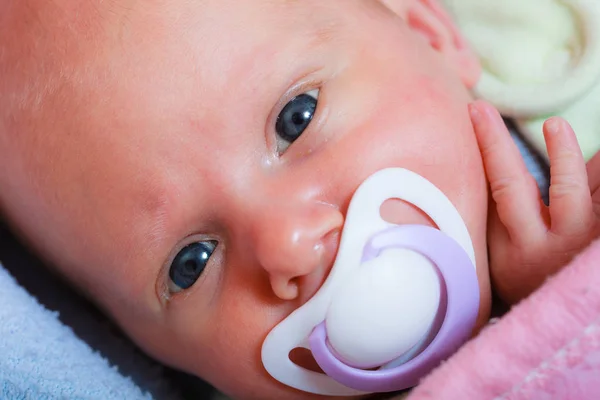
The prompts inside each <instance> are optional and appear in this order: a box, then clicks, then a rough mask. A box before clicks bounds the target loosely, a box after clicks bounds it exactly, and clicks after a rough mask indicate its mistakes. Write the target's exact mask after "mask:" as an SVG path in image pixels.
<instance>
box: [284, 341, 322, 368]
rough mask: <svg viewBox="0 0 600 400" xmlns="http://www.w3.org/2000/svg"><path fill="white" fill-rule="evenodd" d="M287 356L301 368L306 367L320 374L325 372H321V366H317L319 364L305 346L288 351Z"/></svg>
mask: <svg viewBox="0 0 600 400" xmlns="http://www.w3.org/2000/svg"><path fill="white" fill-rule="evenodd" d="M288 357H289V358H290V361H291V362H293V363H294V364H296V365H297V366H299V367H301V368H304V369H307V370H309V371H312V372H318V373H320V374H324V373H325V372H323V370H322V369H321V367H319V364H318V363H317V361H316V360H315V357H314V356H313V354H312V352H311V351H310V350H309V349H307V348H304V347H296V348H295V349H293V350H292V351H290V354H289V355H288Z"/></svg>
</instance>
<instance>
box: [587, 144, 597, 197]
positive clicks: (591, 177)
mask: <svg viewBox="0 0 600 400" xmlns="http://www.w3.org/2000/svg"><path fill="white" fill-rule="evenodd" d="M586 169H587V174H588V186H589V187H590V192H592V193H594V192H595V191H596V190H598V188H600V151H599V152H597V153H596V154H594V156H593V157H592V158H591V160H589V161H588V162H587V168H586Z"/></svg>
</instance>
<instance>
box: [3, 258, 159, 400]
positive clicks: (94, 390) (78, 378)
mask: <svg viewBox="0 0 600 400" xmlns="http://www.w3.org/2000/svg"><path fill="white" fill-rule="evenodd" d="M0 304H1V306H0V321H1V322H0V338H1V340H0V399H40V400H41V399H107V400H108V399H120V400H122V399H131V400H136V399H140V400H141V399H151V398H152V397H151V396H150V395H149V394H144V393H142V391H141V390H140V389H139V388H138V387H137V386H136V385H135V384H134V383H133V382H132V381H131V380H129V379H127V378H125V377H123V376H121V375H120V374H119V372H118V371H117V370H116V369H115V368H112V367H111V366H110V365H109V364H108V362H107V361H106V360H104V359H103V358H102V357H101V356H99V355H98V354H97V353H95V352H93V351H92V350H91V348H90V347H89V346H88V345H87V344H85V343H84V342H82V341H81V340H79V339H78V338H77V337H76V336H75V335H74V334H73V332H72V330H71V329H69V328H67V327H66V326H65V325H63V324H62V323H61V322H60V321H59V320H58V314H57V313H56V312H50V311H48V310H46V309H45V308H44V307H42V306H41V305H40V304H39V303H38V302H37V301H36V300H35V299H34V298H33V297H32V296H30V295H29V294H28V293H27V292H26V291H25V290H23V288H21V287H20V286H19V285H18V284H17V282H16V281H15V280H14V279H13V278H12V276H10V275H9V274H8V272H7V271H6V270H5V269H4V268H3V267H1V266H0Z"/></svg>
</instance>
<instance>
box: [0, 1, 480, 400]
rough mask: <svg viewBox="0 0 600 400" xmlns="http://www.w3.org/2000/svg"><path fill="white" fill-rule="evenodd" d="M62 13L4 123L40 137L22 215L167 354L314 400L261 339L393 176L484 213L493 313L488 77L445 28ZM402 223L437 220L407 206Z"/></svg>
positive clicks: (237, 13)
mask: <svg viewBox="0 0 600 400" xmlns="http://www.w3.org/2000/svg"><path fill="white" fill-rule="evenodd" d="M55 3H57V2H52V4H55ZM58 3H60V2H58ZM63 3H64V4H63V5H62V6H61V7H63V8H62V11H61V9H60V8H59V7H58V8H54V7H55V6H53V5H44V6H43V7H45V8H44V9H41V10H39V11H38V13H39V15H38V16H37V18H38V19H40V20H42V22H43V23H42V24H40V25H42V28H40V29H53V30H54V32H55V33H56V34H55V35H54V36H53V37H59V38H60V43H58V44H56V43H51V42H50V41H51V40H52V39H49V37H50V35H41V34H40V32H33V33H29V34H25V33H24V35H25V36H24V37H27V38H29V36H27V35H31V37H30V39H31V38H34V37H35V38H36V39H35V40H33V39H32V40H31V43H37V45H38V46H39V48H40V49H43V48H44V46H50V44H52V45H53V46H56V49H58V50H56V51H55V52H54V53H49V52H44V51H42V50H39V51H38V52H39V57H40V59H39V60H41V59H42V58H41V57H46V60H47V62H46V63H44V64H43V65H44V69H43V72H44V73H46V74H47V77H48V80H47V81H46V84H45V86H44V87H36V90H37V91H38V92H37V93H38V95H37V96H38V97H36V99H37V100H35V101H34V100H31V101H30V104H31V107H30V108H29V111H27V110H25V111H23V109H22V108H20V109H17V107H14V108H12V109H11V110H10V111H9V112H10V113H11V118H10V119H8V118H7V119H5V120H4V124H5V128H6V129H8V131H9V132H13V133H11V135H14V136H11V137H13V138H17V137H20V138H23V139H22V140H19V139H15V140H9V141H8V145H9V146H12V147H10V148H11V151H10V154H8V155H7V156H6V157H7V158H8V162H11V163H12V164H11V165H13V166H14V169H13V171H14V172H13V173H11V175H10V176H9V177H4V178H3V181H1V182H2V183H3V185H4V186H5V187H9V188H11V190H10V191H7V192H5V193H7V194H6V196H5V199H4V207H5V208H6V210H7V211H6V212H7V213H8V214H9V215H11V219H12V220H13V222H14V223H15V225H17V226H19V229H20V230H21V231H22V232H23V233H24V235H25V236H26V237H28V238H29V240H31V242H32V243H34V245H35V246H36V247H37V248H38V249H39V250H40V251H41V252H42V253H43V254H44V255H45V256H46V257H48V259H49V260H51V261H52V262H53V263H54V264H55V265H56V266H57V268H58V269H59V270H60V271H61V272H62V273H64V274H66V275H67V276H68V277H69V278H70V279H71V280H73V281H74V282H75V283H76V284H78V285H80V286H81V287H82V288H83V289H84V290H85V291H87V292H88V293H89V294H90V296H92V297H93V298H94V299H95V300H96V301H97V302H98V303H99V304H100V305H101V306H102V307H103V308H104V309H106V310H107V311H108V312H109V313H110V314H111V315H113V316H114V318H115V319H116V320H117V321H118V322H119V323H120V324H121V326H122V327H123V328H124V329H125V330H126V331H127V332H128V333H129V334H130V335H131V336H132V337H133V338H134V339H135V340H136V341H137V342H138V343H139V344H140V346H142V348H144V349H145V350H146V351H148V352H149V353H150V354H152V355H153V356H155V357H157V358H158V359H160V360H162V361H164V362H165V363H167V364H169V365H172V366H175V367H178V368H181V369H183V370H186V371H188V372H191V373H193V374H196V375H198V376H201V377H203V378H204V379H206V380H208V381H209V382H211V383H213V384H214V385H216V386H217V387H219V388H220V389H222V390H224V391H226V392H227V393H229V394H230V395H233V396H234V397H241V398H260V399H266V398H277V399H279V398H286V399H292V398H304V396H308V397H312V396H309V395H308V394H305V393H300V392H296V391H294V390H292V389H289V388H286V387H284V386H283V385H281V384H279V383H277V382H276V381H274V380H273V379H272V378H270V377H269V376H268V374H267V373H266V372H265V370H264V369H263V367H262V364H261V359H260V349H261V345H262V342H263V340H264V338H265V336H266V335H267V333H268V332H269V331H270V330H271V329H272V328H273V327H274V326H275V325H276V324H277V323H278V322H280V321H281V320H282V319H283V318H285V317H286V316H287V315H289V314H290V313H291V312H292V311H294V310H295V309H297V308H298V307H299V306H301V305H302V304H304V303H305V302H306V301H307V300H308V299H309V298H310V297H311V296H312V295H313V294H314V293H315V292H316V291H317V290H318V289H319V287H320V285H321V284H322V282H323V281H324V280H325V278H326V277H327V275H328V272H329V269H330V267H331V265H332V262H333V260H334V258H335V255H336V251H337V247H338V244H339V240H340V232H341V229H342V227H343V224H344V219H345V216H346V210H347V207H348V203H349V201H350V199H351V197H352V195H353V193H354V191H355V190H356V189H357V187H358V186H359V185H360V184H361V183H362V181H363V180H364V179H365V178H367V177H368V176H370V175H371V174H373V173H374V172H375V171H378V170H380V169H383V168H388V167H403V168H407V169H410V170H413V171H415V172H417V173H419V174H420V175H422V176H424V177H426V178H427V179H428V180H430V181H431V182H433V183H434V184H435V185H437V186H438V187H439V188H440V189H441V190H442V191H443V192H444V193H445V194H446V195H447V196H448V197H449V198H450V200H451V201H452V202H453V203H454V205H455V206H456V207H457V209H458V210H459V212H460V213H461V215H462V216H463V218H464V220H465V222H466V224H467V226H468V228H469V230H470V233H471V236H472V238H473V241H474V245H475V249H476V254H477V268H478V275H479V279H480V286H481V290H482V306H481V312H480V322H482V321H484V320H485V319H486V317H487V314H488V310H489V287H488V286H489V283H488V274H487V262H486V250H485V230H486V213H487V191H486V183H485V179H484V172H483V168H482V163H481V156H480V153H479V150H478V147H477V144H476V140H475V137H474V135H473V132H472V126H471V123H470V120H469V117H468V112H467V104H468V102H469V101H470V97H469V95H468V91H467V89H466V87H465V84H469V83H472V79H471V82H470V81H469V79H470V78H469V74H468V73H467V72H468V71H465V68H467V67H464V66H463V67H462V69H461V67H460V66H459V65H458V64H460V62H459V61H457V60H455V59H453V58H452V57H455V58H458V57H459V55H455V56H447V55H445V54H442V52H441V51H437V50H436V49H435V48H434V47H436V46H451V45H452V43H442V44H439V43H437V44H435V43H434V44H433V45H430V43H428V41H427V40H426V38H425V37H424V34H423V33H424V32H417V30H418V29H417V27H419V26H421V27H422V28H423V27H424V28H423V30H426V29H427V24H428V21H427V20H425V22H423V21H418V16H417V17H415V16H414V15H413V17H414V18H416V19H417V20H412V21H411V23H412V26H409V24H407V23H406V22H405V21H404V20H403V19H401V18H399V17H398V16H397V15H395V14H394V13H393V12H391V11H390V10H389V9H387V8H386V7H385V6H383V5H382V4H380V3H379V2H377V1H374V0H373V1H355V0H352V1H351V0H330V1H327V2H323V1H318V0H314V1H313V0H304V1H266V0H264V1H263V0H260V1H257V0H253V1H239V0H236V1H222V0H219V1H217V0H215V1H203V2H198V1H196V2H189V1H165V2H162V1H155V2H150V3H149V2H143V4H142V3H137V2H134V1H127V2H123V3H127V4H122V5H116V4H114V5H112V6H111V9H110V10H109V9H108V8H107V9H106V10H97V11H94V12H92V10H79V11H80V12H81V15H84V16H85V15H87V17H81V18H80V17H77V18H80V19H76V18H75V17H73V15H76V14H75V11H77V10H76V9H78V8H81V7H83V6H81V5H79V2H70V1H66V0H64V1H63ZM389 3H390V4H392V5H394V6H397V8H396V11H397V12H398V13H399V14H400V15H401V16H405V15H406V12H405V11H406V10H407V9H409V8H410V7H425V8H424V10H426V11H427V10H429V9H428V8H427V7H429V6H425V4H426V3H427V2H420V1H414V2H412V1H410V0H406V1H400V0H399V1H389ZM415 9H417V8H415ZM18 12H23V13H30V12H31V11H30V10H28V9H27V10H25V9H23V10H21V11H18ZM423 12H425V11H423ZM403 13H404V14H403ZM431 14H432V15H434V14H435V13H433V11H431ZM434 16H435V17H439V15H437V14H436V15H434ZM86 18H88V19H86ZM67 19H71V20H72V21H76V22H73V23H70V24H68V23H67V22H65V21H66V20H67ZM434 22H435V21H434ZM54 25H56V27H53V26H54ZM59 25H60V26H61V28H58V26H59ZM434 25H435V24H434ZM44 27H45V28H44ZM21 28H22V27H21ZM438 28H439V27H438ZM439 29H441V28H439ZM73 32H77V34H74V33H73ZM34 35H37V36H34ZM40 37H42V38H43V39H40ZM56 40H58V39H56ZM26 43H27V41H26ZM15 54H17V55H16V56H15V57H17V56H18V57H24V58H26V57H31V58H30V59H29V61H30V63H29V64H27V65H29V66H28V67H20V69H19V70H16V71H14V73H15V74H16V75H19V74H23V76H33V74H30V73H31V72H34V71H38V72H39V71H42V68H41V67H40V62H39V60H38V59H36V58H35V57H37V56H36V54H38V53H36V50H32V51H31V54H33V55H31V54H30V53H27V52H22V53H18V52H16V53H15ZM60 59H62V60H66V61H64V62H63V65H62V66H60V67H59V64H56V63H55V62H54V61H56V60H60ZM23 64H25V63H23ZM28 68H30V69H28ZM457 71H459V72H460V73H459V72H457ZM16 81H18V79H15V82H16ZM32 93H33V89H32ZM11 160H12V161H11ZM23 160H25V161H23ZM383 212H384V216H385V218H387V219H388V220H390V221H391V222H397V223H429V222H428V220H427V219H426V217H424V216H422V215H421V214H420V213H419V212H418V211H417V210H416V209H414V208H412V207H411V206H409V205H407V204H405V203H402V202H400V201H397V202H395V203H389V204H387V205H386V207H384V208H383ZM282 356H284V355H282Z"/></svg>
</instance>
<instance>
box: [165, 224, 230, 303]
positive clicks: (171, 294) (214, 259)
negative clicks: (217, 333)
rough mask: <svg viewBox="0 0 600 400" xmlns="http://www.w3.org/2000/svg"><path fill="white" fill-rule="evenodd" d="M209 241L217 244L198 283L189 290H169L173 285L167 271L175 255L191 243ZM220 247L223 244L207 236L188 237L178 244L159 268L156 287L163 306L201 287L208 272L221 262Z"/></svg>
mask: <svg viewBox="0 0 600 400" xmlns="http://www.w3.org/2000/svg"><path fill="white" fill-rule="evenodd" d="M211 240H215V241H216V242H217V246H216V247H215V250H214V253H213V254H212V255H211V257H210V260H209V262H208V264H207V266H206V270H205V271H204V272H203V273H202V275H201V276H200V277H199V278H198V281H197V282H196V283H195V284H194V285H192V287H190V288H189V289H185V290H180V291H173V290H171V288H170V286H171V285H172V284H173V283H172V282H171V278H170V277H169V269H170V268H171V264H172V263H173V261H174V260H175V258H176V257H177V254H178V253H179V252H180V251H181V250H183V249H184V248H185V247H186V246H188V245H190V244H191V243H195V242H202V241H211ZM222 246H223V244H222V241H221V240H217V239H216V238H213V237H211V236H207V235H193V236H189V237H188V238H187V239H186V240H184V241H182V242H181V243H179V244H178V245H177V246H176V247H175V248H174V250H173V251H172V253H171V254H170V255H169V258H168V259H167V261H166V262H165V263H164V265H163V267H162V268H161V272H160V279H159V281H158V285H157V286H158V287H157V291H158V296H159V298H160V300H161V303H162V304H163V305H167V304H168V303H169V302H170V301H171V300H173V299H175V298H178V297H180V296H187V295H189V294H190V293H191V292H192V291H193V290H195V288H197V287H200V286H202V285H203V282H204V281H205V280H206V279H207V276H208V275H209V274H210V273H211V272H210V271H211V270H212V269H213V268H214V267H213V265H214V264H217V265H220V264H221V263H222V260H220V259H221V251H222Z"/></svg>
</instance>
